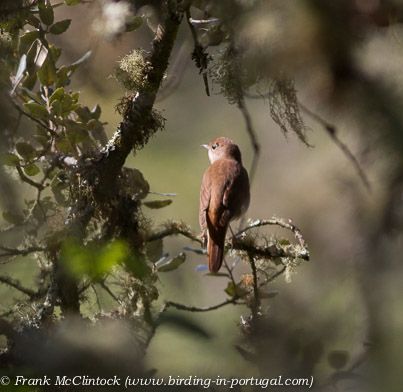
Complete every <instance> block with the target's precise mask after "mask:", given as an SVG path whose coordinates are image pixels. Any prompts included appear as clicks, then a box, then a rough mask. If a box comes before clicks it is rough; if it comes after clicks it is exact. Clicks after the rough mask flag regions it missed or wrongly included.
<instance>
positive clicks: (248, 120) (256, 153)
mask: <svg viewBox="0 0 403 392" xmlns="http://www.w3.org/2000/svg"><path fill="white" fill-rule="evenodd" d="M242 94H243V92H242ZM238 108H239V110H240V111H241V113H242V116H243V118H244V120H245V126H246V131H247V133H248V135H249V139H250V142H251V144H252V148H253V158H252V164H251V167H250V170H249V182H250V184H252V182H253V179H254V178H255V173H256V169H257V164H258V161H259V157H260V144H259V142H258V139H257V136H256V132H255V130H254V128H253V123H252V117H251V115H250V113H249V110H248V107H247V106H246V103H245V99H244V97H243V95H242V97H241V98H240V99H239V100H238ZM244 224H245V215H244V216H242V218H241V219H240V221H239V225H238V228H239V229H241V228H242V227H243V226H244Z"/></svg>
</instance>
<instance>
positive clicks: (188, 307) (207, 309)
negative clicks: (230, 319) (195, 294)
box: [164, 297, 243, 312]
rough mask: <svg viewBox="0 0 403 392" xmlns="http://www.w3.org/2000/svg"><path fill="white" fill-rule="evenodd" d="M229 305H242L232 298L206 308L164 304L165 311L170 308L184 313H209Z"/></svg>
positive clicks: (170, 302) (173, 303) (172, 303)
mask: <svg viewBox="0 0 403 392" xmlns="http://www.w3.org/2000/svg"><path fill="white" fill-rule="evenodd" d="M230 304H232V305H243V302H238V298H236V297H233V298H231V299H227V300H226V301H224V302H221V303H219V304H217V305H212V306H206V307H202V308H200V307H197V306H188V305H183V304H179V303H177V302H172V301H168V302H166V303H165V305H166V307H165V309H167V308H169V307H172V308H175V309H178V310H185V311H188V312H210V311H211V310H216V309H220V308H222V307H224V306H227V305H230ZM165 309H164V310H165Z"/></svg>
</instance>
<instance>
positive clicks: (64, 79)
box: [56, 65, 73, 87]
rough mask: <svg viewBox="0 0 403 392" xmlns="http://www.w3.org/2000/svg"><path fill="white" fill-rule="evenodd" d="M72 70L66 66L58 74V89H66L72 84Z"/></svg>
mask: <svg viewBox="0 0 403 392" xmlns="http://www.w3.org/2000/svg"><path fill="white" fill-rule="evenodd" d="M72 72H73V71H72V70H71V69H70V68H69V67H66V66H65V65H62V66H61V67H60V68H59V69H58V71H57V72H56V87H65V86H67V85H69V84H70V76H71V74H72Z"/></svg>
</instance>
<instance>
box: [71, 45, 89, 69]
mask: <svg viewBox="0 0 403 392" xmlns="http://www.w3.org/2000/svg"><path fill="white" fill-rule="evenodd" d="M91 54H92V51H91V50H89V51H88V52H86V53H85V54H84V55H83V56H82V57H80V58H79V59H78V60H77V61H75V62H74V63H73V64H71V65H70V68H71V69H72V70H75V69H76V68H77V67H78V66H80V65H81V64H83V63H85V62H86V61H87V60H88V59H89V58H90V57H91Z"/></svg>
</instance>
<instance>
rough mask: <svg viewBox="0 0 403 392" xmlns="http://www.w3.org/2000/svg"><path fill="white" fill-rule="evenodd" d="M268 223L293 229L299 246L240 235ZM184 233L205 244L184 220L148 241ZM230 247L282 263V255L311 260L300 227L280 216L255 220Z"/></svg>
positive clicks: (229, 244) (237, 236) (173, 224)
mask: <svg viewBox="0 0 403 392" xmlns="http://www.w3.org/2000/svg"><path fill="white" fill-rule="evenodd" d="M267 225H278V226H281V227H283V228H286V229H288V230H291V231H292V232H293V234H294V236H295V238H296V239H297V241H298V244H299V246H297V247H296V246H292V245H287V246H284V247H282V246H280V245H278V244H275V243H274V244H270V245H267V246H258V245H255V244H251V242H250V241H248V240H246V241H243V240H242V239H241V238H240V237H241V234H243V233H245V232H246V231H248V230H251V229H254V228H257V227H260V226H267ZM178 234H180V235H183V236H184V237H186V238H189V239H191V240H192V241H194V242H198V243H199V244H200V245H202V244H203V242H202V240H201V238H200V237H199V236H197V235H196V233H194V232H193V231H192V230H191V229H190V227H189V226H187V225H185V224H184V223H182V222H169V223H167V224H166V225H165V227H164V228H163V229H162V230H159V231H157V232H155V233H151V234H149V235H148V237H147V238H146V241H147V242H150V241H155V240H159V239H163V238H165V237H168V236H171V235H178ZM228 247H230V248H231V249H235V250H241V251H244V252H247V253H248V254H251V255H253V256H259V257H263V258H268V259H272V260H273V261H274V262H275V263H276V264H281V262H280V261H278V262H277V261H276V259H278V258H281V257H291V258H299V259H302V260H307V261H308V260H309V250H308V247H307V245H306V243H305V240H304V239H303V237H302V234H301V232H300V231H299V229H298V228H297V227H296V226H294V225H293V224H292V223H291V221H289V223H287V222H285V221H284V220H282V219H280V218H271V219H262V220H258V221H255V222H253V223H252V224H250V225H249V226H247V227H246V228H244V229H242V230H240V231H239V232H238V233H237V234H236V241H232V243H228Z"/></svg>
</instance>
